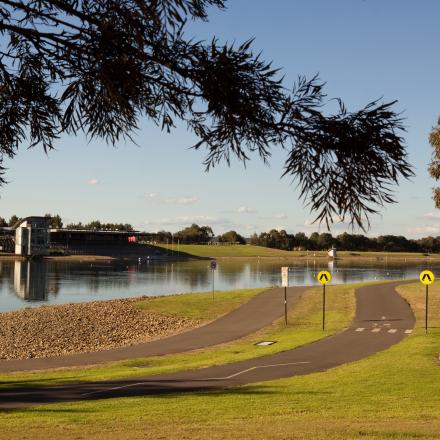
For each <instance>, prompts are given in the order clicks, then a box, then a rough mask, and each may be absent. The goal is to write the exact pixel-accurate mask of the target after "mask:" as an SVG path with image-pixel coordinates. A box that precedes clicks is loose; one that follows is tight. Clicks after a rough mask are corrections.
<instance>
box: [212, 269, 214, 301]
mask: <svg viewBox="0 0 440 440" xmlns="http://www.w3.org/2000/svg"><path fill="white" fill-rule="evenodd" d="M211 272H212V299H214V269H211Z"/></svg>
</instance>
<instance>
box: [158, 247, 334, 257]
mask: <svg viewBox="0 0 440 440" xmlns="http://www.w3.org/2000/svg"><path fill="white" fill-rule="evenodd" d="M157 246H159V247H162V248H165V249H170V250H171V249H173V251H175V252H177V249H179V252H184V253H186V254H190V255H195V256H198V257H213V258H221V257H281V258H282V257H289V258H291V257H302V256H306V255H307V252H305V251H283V250H281V249H271V248H267V247H264V246H253V245H250V244H246V245H239V244H233V245H229V246H216V245H204V244H181V245H179V247H177V244H174V246H173V247H171V245H157ZM321 254H322V255H324V254H325V255H326V252H321Z"/></svg>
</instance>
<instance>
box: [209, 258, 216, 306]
mask: <svg viewBox="0 0 440 440" xmlns="http://www.w3.org/2000/svg"><path fill="white" fill-rule="evenodd" d="M209 265H210V267H211V274H212V299H214V271H215V270H216V269H217V261H216V260H211V263H210V264H209Z"/></svg>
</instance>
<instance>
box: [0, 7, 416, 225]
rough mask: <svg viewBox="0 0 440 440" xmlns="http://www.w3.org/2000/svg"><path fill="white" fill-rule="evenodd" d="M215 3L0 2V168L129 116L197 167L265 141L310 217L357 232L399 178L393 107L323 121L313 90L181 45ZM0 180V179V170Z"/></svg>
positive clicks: (224, 55)
mask: <svg viewBox="0 0 440 440" xmlns="http://www.w3.org/2000/svg"><path fill="white" fill-rule="evenodd" d="M224 4H225V1H224V0H124V1H123V0H105V1H104V0H102V1H95V0H93V1H92V0H83V1H78V0H56V1H54V0H52V1H48V0H29V1H16V0H6V1H2V2H0V34H1V36H2V40H1V41H0V50H1V52H0V173H2V172H3V171H4V169H3V168H1V163H2V162H1V161H2V160H3V158H4V157H5V156H6V157H11V158H12V157H14V155H15V154H16V151H17V148H18V146H19V145H21V144H23V143H24V142H28V144H29V145H30V146H34V145H37V144H41V145H42V146H43V148H44V149H45V150H46V151H47V150H50V149H52V148H53V143H54V141H55V140H56V139H57V138H58V137H59V135H60V134H61V133H63V132H67V133H72V134H75V133H78V132H81V131H82V132H84V133H86V134H87V135H88V136H89V137H90V138H94V137H99V138H104V139H105V140H106V141H107V142H109V143H111V144H116V143H117V142H118V141H119V140H120V139H122V138H126V137H128V138H130V136H131V134H132V133H133V132H134V131H135V130H136V129H137V126H138V121H139V120H140V118H142V117H145V118H147V119H150V120H152V121H154V122H155V123H156V124H157V125H158V126H160V127H161V128H162V129H163V130H166V131H170V130H172V128H173V127H174V125H175V121H184V122H186V123H187V125H188V127H189V129H190V130H192V131H193V132H194V133H195V134H196V135H197V136H198V138H199V141H198V142H197V143H196V145H194V148H197V149H202V148H203V149H204V150H205V151H206V152H207V154H206V159H205V166H206V168H207V169H210V168H211V167H213V166H215V165H217V164H218V163H220V162H222V161H225V162H226V163H228V164H229V163H230V162H231V160H233V159H234V158H237V159H239V160H241V161H243V162H244V163H245V162H246V161H247V160H249V159H250V158H251V156H252V154H254V153H257V154H258V155H259V156H260V157H261V158H262V159H263V160H264V161H268V160H269V158H270V154H271V149H272V148H274V147H275V146H279V147H281V148H283V149H284V150H285V151H286V152H287V160H286V164H285V169H284V175H287V176H291V177H292V178H294V179H296V180H297V181H298V184H299V187H300V189H301V195H302V197H303V198H304V199H305V200H306V202H308V204H309V206H310V208H311V209H312V211H314V212H316V213H317V218H316V219H317V220H318V221H320V222H321V221H324V222H326V223H327V225H329V224H330V223H332V222H333V221H334V219H335V218H336V217H337V218H338V219H339V218H341V219H344V218H348V219H349V220H350V221H351V222H352V224H355V225H359V226H361V227H362V226H363V225H365V224H368V215H369V214H371V213H374V212H376V211H377V209H378V208H379V207H381V206H383V205H384V204H385V203H391V202H393V198H392V193H391V190H390V186H391V184H395V183H397V182H398V179H399V178H400V177H402V176H403V177H405V178H408V177H409V176H410V175H411V174H412V172H411V169H410V166H409V164H408V162H407V160H406V153H405V148H404V145H403V140H402V138H401V135H400V133H401V132H402V131H403V127H402V123H401V120H400V118H399V116H398V115H397V114H396V113H395V112H394V111H393V110H392V105H393V104H394V103H388V104H382V103H379V102H377V101H375V102H372V103H371V104H369V105H368V106H367V107H365V108H364V109H362V110H360V111H358V112H354V113H349V112H347V110H346V109H345V107H344V105H343V104H342V102H340V108H339V111H338V112H337V113H336V114H334V115H328V114H325V113H324V112H323V111H322V109H323V106H324V105H325V104H326V96H325V94H324V93H323V86H322V84H320V83H319V82H318V80H317V78H312V79H311V80H306V79H305V78H299V80H298V82H297V84H296V86H295V87H294V88H293V90H288V89H286V88H285V86H283V84H282V78H281V77H280V74H279V71H278V69H276V68H274V67H272V65H271V63H269V62H266V61H265V60H263V59H262V58H261V56H260V55H255V54H254V53H253V52H252V40H249V41H246V42H244V43H243V44H241V45H223V44H221V43H220V42H219V41H218V40H217V39H215V38H214V39H213V40H212V41H211V42H210V43H207V42H203V41H202V42H201V41H193V40H190V39H188V38H186V36H185V35H184V32H183V31H184V28H185V24H186V22H187V20H189V19H194V20H196V19H199V20H206V19H207V8H208V7H211V6H215V7H219V8H224ZM0 183H5V181H4V178H3V174H0Z"/></svg>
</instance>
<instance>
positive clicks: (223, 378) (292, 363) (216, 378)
mask: <svg viewBox="0 0 440 440" xmlns="http://www.w3.org/2000/svg"><path fill="white" fill-rule="evenodd" d="M304 364H310V362H288V363H286V364H273V365H257V366H255V367H251V368H247V369H246V370H243V371H238V372H237V373H234V374H231V375H230V376H226V377H209V378H207V379H203V380H226V379H232V378H233V377H237V376H240V375H241V374H244V373H248V372H249V371H253V370H256V369H257V368H271V367H285V366H287V365H304Z"/></svg>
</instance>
